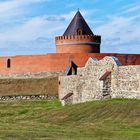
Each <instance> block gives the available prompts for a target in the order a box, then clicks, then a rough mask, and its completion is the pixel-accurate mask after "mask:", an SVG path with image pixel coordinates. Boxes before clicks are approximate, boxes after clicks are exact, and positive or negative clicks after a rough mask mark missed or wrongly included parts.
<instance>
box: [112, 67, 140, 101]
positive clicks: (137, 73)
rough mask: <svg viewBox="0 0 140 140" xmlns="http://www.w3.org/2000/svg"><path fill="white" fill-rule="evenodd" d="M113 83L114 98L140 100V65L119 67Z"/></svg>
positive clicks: (113, 75)
mask: <svg viewBox="0 0 140 140" xmlns="http://www.w3.org/2000/svg"><path fill="white" fill-rule="evenodd" d="M111 81H112V85H111V88H112V92H111V96H112V98H136V99H140V65H135V66H121V67H118V69H116V70H115V71H114V72H113V73H112V80H111Z"/></svg>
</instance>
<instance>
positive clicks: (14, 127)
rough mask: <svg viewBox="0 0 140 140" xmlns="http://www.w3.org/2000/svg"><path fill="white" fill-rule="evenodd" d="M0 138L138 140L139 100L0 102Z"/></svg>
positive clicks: (139, 134) (139, 125)
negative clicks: (62, 105)
mask: <svg viewBox="0 0 140 140" xmlns="http://www.w3.org/2000/svg"><path fill="white" fill-rule="evenodd" d="M0 139H1V140H9V139H10V140H11V139H14V140H17V139H18V140H19V139H20V140H29V139H31V140H32V139H37V140H38V139H44V140H48V139H54V140H55V139H57V140H67V139H68V140H69V139H70V140H79V139H80V140H139V139H140V101H139V100H127V99H122V100H121V99H116V100H105V101H95V102H89V103H83V104H77V105H73V106H66V107H61V105H60V103H59V102H58V101H21V102H10V103H6V102H1V103H0Z"/></svg>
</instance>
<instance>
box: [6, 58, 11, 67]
mask: <svg viewBox="0 0 140 140" xmlns="http://www.w3.org/2000/svg"><path fill="white" fill-rule="evenodd" d="M10 67H11V59H8V60H7V68H10Z"/></svg>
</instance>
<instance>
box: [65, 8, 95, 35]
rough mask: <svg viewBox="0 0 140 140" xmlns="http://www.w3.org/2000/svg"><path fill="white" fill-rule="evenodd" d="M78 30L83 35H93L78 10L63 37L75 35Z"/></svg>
mask: <svg viewBox="0 0 140 140" xmlns="http://www.w3.org/2000/svg"><path fill="white" fill-rule="evenodd" d="M79 29H80V30H81V31H82V34H83V35H93V32H92V30H91V29H90V27H89V26H88V24H87V22H86V21H85V19H84V18H83V16H82V14H81V13H80V11H79V8H78V11H77V13H76V14H75V16H74V18H73V19H72V21H71V23H70V24H69V26H68V27H67V29H66V31H65V32H64V34H63V35H64V36H65V35H77V31H78V30H79Z"/></svg>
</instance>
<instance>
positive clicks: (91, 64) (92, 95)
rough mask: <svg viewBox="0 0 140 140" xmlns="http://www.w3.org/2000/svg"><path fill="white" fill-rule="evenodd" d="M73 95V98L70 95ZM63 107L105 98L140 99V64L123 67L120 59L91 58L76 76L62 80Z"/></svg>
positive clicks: (63, 77) (65, 77) (60, 92)
mask: <svg viewBox="0 0 140 140" xmlns="http://www.w3.org/2000/svg"><path fill="white" fill-rule="evenodd" d="M68 95H70V96H68ZM59 98H60V100H61V102H62V104H63V105H65V104H75V103H81V102H86V101H92V100H100V99H105V98H137V99H140V65H134V66H122V65H121V63H120V61H119V60H118V58H116V57H113V56H112V57H111V56H106V57H104V58H103V59H102V60H99V61H98V60H97V59H96V58H89V60H88V61H87V63H86V64H85V67H81V68H78V69H77V75H67V76H60V77H59Z"/></svg>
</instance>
